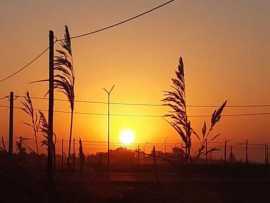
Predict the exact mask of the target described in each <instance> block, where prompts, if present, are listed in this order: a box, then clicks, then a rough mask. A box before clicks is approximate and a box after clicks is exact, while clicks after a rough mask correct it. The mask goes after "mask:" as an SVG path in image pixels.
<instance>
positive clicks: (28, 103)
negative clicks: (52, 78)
mask: <svg viewBox="0 0 270 203" xmlns="http://www.w3.org/2000/svg"><path fill="white" fill-rule="evenodd" d="M21 104H22V106H23V107H22V108H21V109H22V110H23V112H25V113H26V114H27V115H28V116H29V117H30V118H31V123H27V122H24V124H25V125H26V126H29V127H31V128H32V130H33V135H34V140H35V145H36V153H37V154H38V130H39V123H38V120H39V117H38V114H37V112H36V111H35V109H34V106H33V103H32V99H31V96H30V93H29V92H26V95H25V96H24V97H23V101H21Z"/></svg>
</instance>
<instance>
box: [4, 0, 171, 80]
mask: <svg viewBox="0 0 270 203" xmlns="http://www.w3.org/2000/svg"><path fill="white" fill-rule="evenodd" d="M174 1H175V0H170V1H167V2H165V3H162V4H160V5H158V6H156V7H154V8H152V9H150V10H147V11H145V12H142V13H140V14H138V15H136V16H133V17H130V18H127V19H124V20H122V21H120V22H118V23H114V24H112V25H109V26H106V27H103V28H100V29H97V30H94V31H91V32H88V33H83V34H80V35H75V36H72V37H71V39H76V38H81V37H85V36H89V35H92V34H96V33H99V32H102V31H105V30H108V29H111V28H114V27H117V26H119V25H122V24H125V23H127V22H130V21H133V20H135V19H137V18H139V17H141V16H144V15H146V14H148V13H151V12H153V11H155V10H157V9H160V8H162V7H164V6H166V5H168V4H170V3H172V2H174ZM61 40H62V39H60V40H56V41H61ZM56 41H55V42H56ZM48 49H49V47H47V48H46V49H44V50H42V51H41V52H40V53H39V54H38V55H37V56H36V57H34V58H33V59H32V60H30V61H29V62H28V63H26V64H25V65H23V66H22V67H21V68H19V69H18V70H17V71H15V72H14V73H11V74H9V75H7V76H5V77H3V78H1V79H0V82H3V81H5V80H8V79H9V78H11V77H13V76H15V75H17V74H18V73H20V72H22V71H23V70H25V69H26V68H28V67H29V66H30V65H32V64H33V63H34V62H35V61H37V60H38V59H39V58H40V57H41V56H42V55H44V54H45V53H46V52H47V51H48Z"/></svg>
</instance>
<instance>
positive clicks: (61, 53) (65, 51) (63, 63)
mask: <svg viewBox="0 0 270 203" xmlns="http://www.w3.org/2000/svg"><path fill="white" fill-rule="evenodd" d="M56 52H57V54H58V55H56V56H55V59H54V69H55V77H54V88H55V89H58V90H60V91H61V92H62V93H63V94H64V95H65V96H66V97H67V98H68V100H69V104H70V109H71V114H70V130H69V142H68V164H69V162H70V158H71V141H72V130H73V116H74V99H75V94H74V84H75V77H74V67H73V58H72V49H71V39H70V34H69V30H68V27H67V26H65V35H64V39H63V40H61V41H60V49H57V50H56Z"/></svg>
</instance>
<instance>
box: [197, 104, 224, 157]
mask: <svg viewBox="0 0 270 203" xmlns="http://www.w3.org/2000/svg"><path fill="white" fill-rule="evenodd" d="M226 104H227V101H225V102H224V103H223V104H222V105H221V106H220V107H219V108H218V109H217V110H215V111H214V112H213V114H212V117H211V121H210V122H211V124H210V128H207V124H206V122H205V121H204V124H203V127H202V136H198V137H199V140H200V147H199V149H198V153H197V156H196V158H197V159H198V158H200V157H201V156H202V155H203V154H204V155H205V156H207V155H208V154H209V153H211V152H214V151H218V150H219V149H218V148H215V147H210V148H208V147H206V144H207V142H208V141H209V142H214V141H215V140H216V139H217V138H218V137H219V136H220V134H215V135H213V134H212V132H213V130H214V127H215V126H216V124H217V123H218V122H219V121H220V119H221V116H222V112H223V110H224V108H225V106H226ZM194 133H195V132H194Z"/></svg>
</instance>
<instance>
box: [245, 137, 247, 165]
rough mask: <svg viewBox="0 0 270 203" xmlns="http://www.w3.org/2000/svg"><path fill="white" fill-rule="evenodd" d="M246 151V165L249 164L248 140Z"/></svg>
mask: <svg viewBox="0 0 270 203" xmlns="http://www.w3.org/2000/svg"><path fill="white" fill-rule="evenodd" d="M245 146H246V147H245V151H246V164H248V140H246V144H245Z"/></svg>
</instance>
